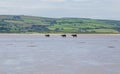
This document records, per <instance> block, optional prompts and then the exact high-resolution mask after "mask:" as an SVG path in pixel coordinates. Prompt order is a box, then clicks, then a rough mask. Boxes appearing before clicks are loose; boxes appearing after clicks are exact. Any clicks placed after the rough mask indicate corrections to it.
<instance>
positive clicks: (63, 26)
mask: <svg viewBox="0 0 120 74" xmlns="http://www.w3.org/2000/svg"><path fill="white" fill-rule="evenodd" d="M0 33H120V21H118V20H99V19H89V18H46V17H34V16H24V15H0Z"/></svg>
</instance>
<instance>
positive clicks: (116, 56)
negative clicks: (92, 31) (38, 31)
mask: <svg viewBox="0 0 120 74" xmlns="http://www.w3.org/2000/svg"><path fill="white" fill-rule="evenodd" d="M0 74H120V35H79V36H78V37H77V38H72V37H70V36H68V37H66V38H62V37H60V36H57V35H55V36H54V35H53V36H51V37H50V38H46V37H44V36H43V35H0Z"/></svg>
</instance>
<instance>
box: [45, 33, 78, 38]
mask: <svg viewBox="0 0 120 74" xmlns="http://www.w3.org/2000/svg"><path fill="white" fill-rule="evenodd" d="M61 36H62V37H67V35H66V34H62V35H61ZM71 36H72V37H77V34H72V35H71ZM45 37H50V34H46V35H45Z"/></svg>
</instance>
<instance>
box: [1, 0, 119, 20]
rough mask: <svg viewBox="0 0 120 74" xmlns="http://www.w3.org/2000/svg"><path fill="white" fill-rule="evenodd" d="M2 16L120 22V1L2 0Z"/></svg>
mask: <svg viewBox="0 0 120 74" xmlns="http://www.w3.org/2000/svg"><path fill="white" fill-rule="evenodd" d="M0 15H32V16H42V17H79V18H96V19H118V20H120V0H0Z"/></svg>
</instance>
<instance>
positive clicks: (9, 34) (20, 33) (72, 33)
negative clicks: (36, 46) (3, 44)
mask: <svg viewBox="0 0 120 74" xmlns="http://www.w3.org/2000/svg"><path fill="white" fill-rule="evenodd" d="M46 34H49V35H62V34H66V35H72V34H77V33H0V35H46ZM77 35H120V34H105V33H103V34H102V33H99V34H97V33H96V34H95V33H81V34H80V33H79V34H77Z"/></svg>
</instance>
